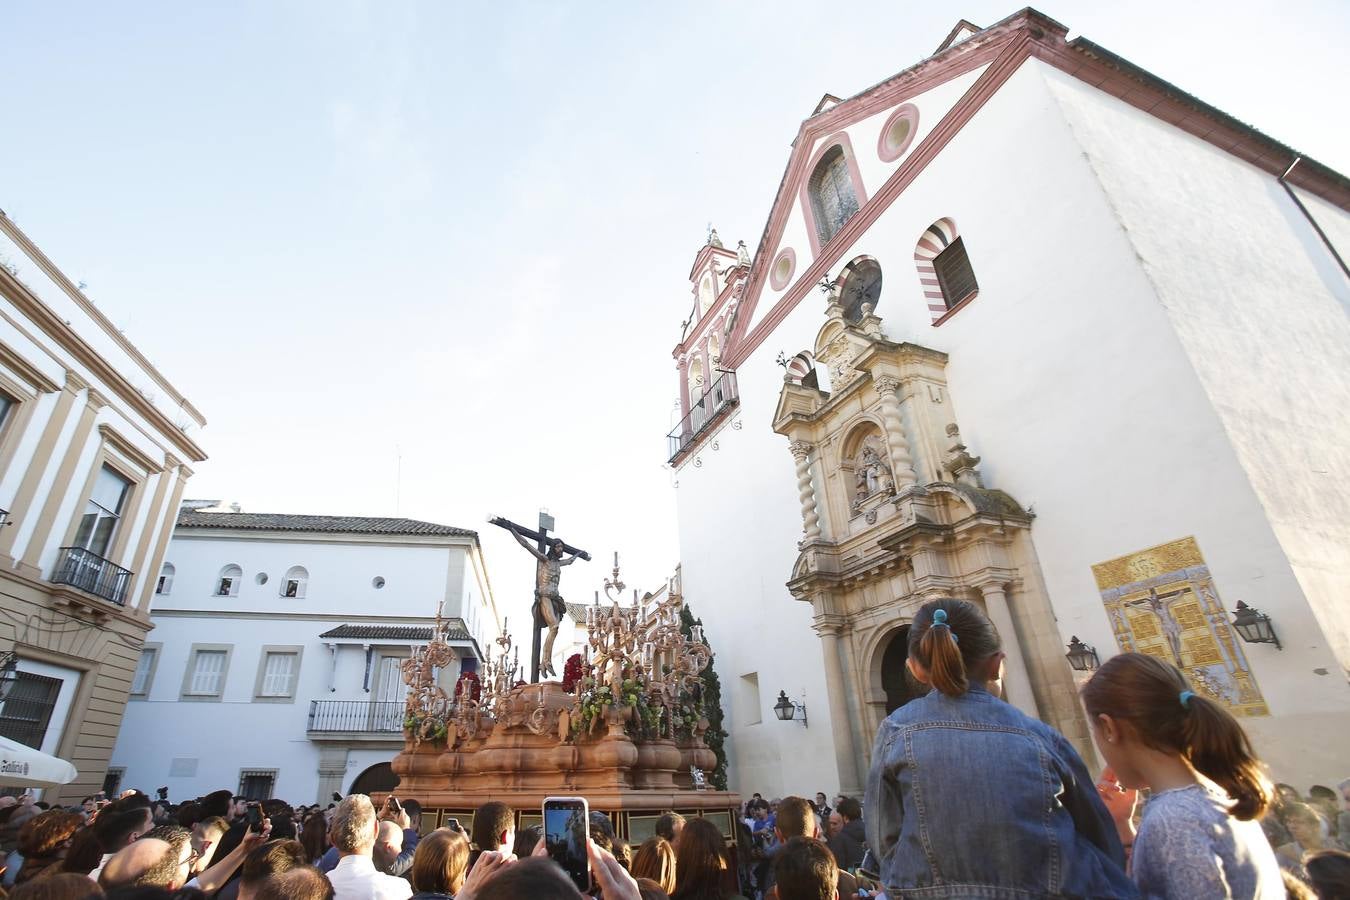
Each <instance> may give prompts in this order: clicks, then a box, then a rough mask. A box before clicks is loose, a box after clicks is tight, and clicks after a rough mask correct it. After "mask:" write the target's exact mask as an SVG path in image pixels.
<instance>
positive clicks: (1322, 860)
mask: <svg viewBox="0 0 1350 900" xmlns="http://www.w3.org/2000/svg"><path fill="white" fill-rule="evenodd" d="M1303 868H1304V870H1306V871H1307V873H1308V880H1309V881H1311V882H1312V886H1313V890H1315V891H1317V896H1318V897H1336V898H1340V897H1350V853H1346V852H1345V851H1344V850H1319V851H1317V852H1316V853H1309V854H1308V855H1307V856H1306V857H1304V859H1303ZM10 896H11V897H12V896H13V894H11V895H10Z"/></svg>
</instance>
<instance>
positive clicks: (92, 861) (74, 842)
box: [61, 828, 103, 875]
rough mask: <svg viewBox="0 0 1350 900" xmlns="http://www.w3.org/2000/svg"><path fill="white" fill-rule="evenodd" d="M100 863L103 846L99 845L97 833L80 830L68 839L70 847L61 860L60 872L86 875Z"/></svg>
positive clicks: (86, 829) (92, 830) (88, 829)
mask: <svg viewBox="0 0 1350 900" xmlns="http://www.w3.org/2000/svg"><path fill="white" fill-rule="evenodd" d="M102 861H103V845H102V844H100V843H99V839H98V832H97V831H95V830H94V829H93V828H81V829H80V830H79V831H77V832H75V836H74V837H73V838H71V839H70V847H69V848H68V849H67V850H66V856H65V858H64V859H62V860H61V871H62V872H73V873H75V874H77V875H88V874H89V873H90V872H92V871H94V870H95V869H97V868H98V864H99V863H100V862H102Z"/></svg>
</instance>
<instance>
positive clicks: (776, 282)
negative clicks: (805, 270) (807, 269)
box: [769, 247, 797, 291]
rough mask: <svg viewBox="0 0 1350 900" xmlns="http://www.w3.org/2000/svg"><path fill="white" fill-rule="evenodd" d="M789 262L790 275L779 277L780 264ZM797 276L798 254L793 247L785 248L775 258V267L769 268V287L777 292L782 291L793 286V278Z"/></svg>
mask: <svg viewBox="0 0 1350 900" xmlns="http://www.w3.org/2000/svg"><path fill="white" fill-rule="evenodd" d="M784 259H786V260H787V261H788V273H787V275H785V276H783V278H781V279H780V278H779V277H778V264H779V262H781V261H782V260H784ZM796 274H797V253H796V251H794V250H793V249H792V248H791V247H784V248H783V249H782V250H781V251H780V252H779V254H778V255H777V256H775V257H774V258H773V265H771V266H769V287H771V288H773V289H774V290H775V291H781V290H782V289H783V288H785V287H787V286H788V285H789V284H792V276H793V275H796Z"/></svg>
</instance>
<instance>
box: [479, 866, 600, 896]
mask: <svg viewBox="0 0 1350 900" xmlns="http://www.w3.org/2000/svg"><path fill="white" fill-rule="evenodd" d="M474 896H475V897H476V898H477V900H519V898H521V897H529V898H530V900H585V898H584V897H583V896H582V893H581V891H578V890H577V889H576V887H574V886H573V884H572V881H571V879H569V878H568V877H567V875H566V874H565V873H564V872H563V870H562V869H561V868H560V867H559V866H558V864H557V863H555V862H554V861H553V860H551V859H545V858H543V857H541V856H532V857H530V858H529V859H522V860H520V861H519V862H516V863H513V864H512V865H509V866H507V867H506V868H504V869H502V870H501V873H500V874H496V875H494V876H493V877H492V879H491V880H490V881H488V882H487V883H486V884H484V885H483V886H482V887H481V888H479V890H478V893H476V894H475V895H474Z"/></svg>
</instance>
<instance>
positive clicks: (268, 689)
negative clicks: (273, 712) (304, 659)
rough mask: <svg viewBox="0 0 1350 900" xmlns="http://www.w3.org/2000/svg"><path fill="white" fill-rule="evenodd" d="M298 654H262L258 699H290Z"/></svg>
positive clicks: (298, 658)
mask: <svg viewBox="0 0 1350 900" xmlns="http://www.w3.org/2000/svg"><path fill="white" fill-rule="evenodd" d="M299 662H300V654H298V653H292V652H289V651H283V652H271V653H264V654H263V670H262V684H261V685H260V686H259V688H258V696H259V697H292V696H294V695H295V676H296V674H297V670H298V669H299Z"/></svg>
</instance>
